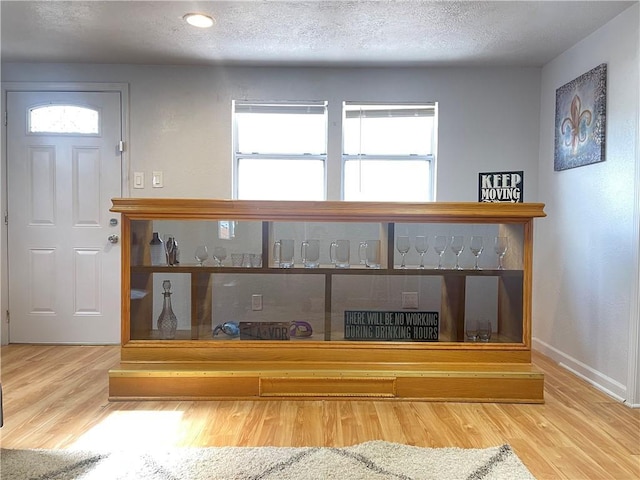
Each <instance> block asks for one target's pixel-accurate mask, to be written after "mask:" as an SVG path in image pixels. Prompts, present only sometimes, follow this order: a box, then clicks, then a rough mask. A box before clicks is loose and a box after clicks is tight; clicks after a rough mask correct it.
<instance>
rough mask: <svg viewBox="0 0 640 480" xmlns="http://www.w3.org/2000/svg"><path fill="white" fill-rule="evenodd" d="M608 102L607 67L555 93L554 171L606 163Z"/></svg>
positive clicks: (601, 66) (578, 79)
mask: <svg viewBox="0 0 640 480" xmlns="http://www.w3.org/2000/svg"><path fill="white" fill-rule="evenodd" d="M606 100H607V65H606V64H605V63H603V64H602V65H599V66H597V67H596V68H594V69H593V70H590V71H588V72H587V73H585V74H584V75H581V76H579V77H578V78H576V79H575V80H572V81H571V82H569V83H567V84H565V85H563V86H562V87H560V88H558V89H557V90H556V118H555V127H556V132H555V152H554V170H556V171H560V170H566V169H569V168H575V167H580V166H582V165H589V164H591V163H597V162H603V161H604V160H605V120H606Z"/></svg>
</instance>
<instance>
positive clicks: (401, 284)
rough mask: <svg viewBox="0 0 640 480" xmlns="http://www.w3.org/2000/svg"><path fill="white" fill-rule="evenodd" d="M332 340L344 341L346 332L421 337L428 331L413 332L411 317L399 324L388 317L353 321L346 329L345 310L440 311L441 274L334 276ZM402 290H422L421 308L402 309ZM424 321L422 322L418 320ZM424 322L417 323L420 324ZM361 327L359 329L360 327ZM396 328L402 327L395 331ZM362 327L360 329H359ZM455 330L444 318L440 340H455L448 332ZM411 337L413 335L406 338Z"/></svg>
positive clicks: (380, 336) (379, 336)
mask: <svg viewBox="0 0 640 480" xmlns="http://www.w3.org/2000/svg"><path fill="white" fill-rule="evenodd" d="M332 287H333V289H332V295H331V300H332V308H331V339H332V340H344V339H345V333H347V335H348V336H350V337H351V338H354V336H356V337H360V338H370V339H371V340H374V341H375V340H377V339H379V340H384V339H388V340H392V339H397V340H403V339H404V340H410V338H411V337H412V336H414V335H418V337H416V338H424V337H420V335H421V334H423V333H425V332H419V331H415V332H414V331H412V330H413V328H408V327H412V325H409V323H413V322H412V319H411V318H410V317H407V318H405V319H402V321H400V322H398V324H394V322H393V321H387V320H386V319H385V318H375V319H373V320H371V319H364V321H357V320H356V321H349V322H348V325H347V327H346V328H347V329H349V328H351V329H352V330H351V331H347V330H345V311H354V312H405V313H406V314H410V313H423V312H438V313H439V312H440V311H441V307H440V301H441V289H442V277H440V276H424V277H421V276H417V275H411V276H403V275H393V276H391V275H371V276H363V275H357V276H356V275H334V276H333V280H332ZM402 292H417V293H418V308H417V309H411V310H408V309H403V308H402ZM416 323H421V322H416ZM419 326H421V325H415V327H419ZM358 327H359V328H358ZM392 327H399V328H398V329H397V330H395V331H393V330H392ZM358 330H359V331H358ZM450 331H451V327H450V326H448V325H447V324H446V323H445V322H443V319H441V320H440V334H439V340H440V341H453V339H452V338H451V336H450V335H449V334H448V333H447V332H450ZM403 337H409V338H403Z"/></svg>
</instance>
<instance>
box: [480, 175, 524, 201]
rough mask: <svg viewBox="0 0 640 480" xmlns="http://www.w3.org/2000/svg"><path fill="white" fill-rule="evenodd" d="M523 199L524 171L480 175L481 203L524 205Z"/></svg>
mask: <svg viewBox="0 0 640 480" xmlns="http://www.w3.org/2000/svg"><path fill="white" fill-rule="evenodd" d="M523 199H524V171H522V170H520V171H517V172H487V173H479V174H478V201H479V202H491V203H497V202H508V203H522V202H523V201H524V200H523Z"/></svg>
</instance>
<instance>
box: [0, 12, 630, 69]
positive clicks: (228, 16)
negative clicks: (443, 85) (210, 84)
mask: <svg viewBox="0 0 640 480" xmlns="http://www.w3.org/2000/svg"><path fill="white" fill-rule="evenodd" d="M634 3H637V2H628V1H627V2H618V1H568V2H556V1H537V2H526V1H496V2H485V1H462V2H458V1H446V0H445V1H424V0H404V1H374V0H369V1H291V0H290V1H272V0H266V1H265V0H263V1H247V0H245V1H230V2H225V1H215V2H213V1H209V2H192V1H153V2H144V1H72V2H61V1H34V2H32V1H7V0H2V2H1V3H0V15H1V21H2V25H1V31H0V32H1V55H2V61H3V62H6V61H27V62H90V63H136V64H198V65H207V64H215V63H226V64H249V65H257V64H260V65H319V66H328V65H338V66H367V65H376V66H380V65H522V66H541V65H543V64H544V63H546V62H548V61H549V60H551V59H553V58H554V57H555V56H557V55H558V54H559V53H561V52H563V51H564V50H566V49H567V48H569V47H571V46H572V45H574V44H575V43H576V42H578V41H579V40H581V39H582V38H584V37H586V36H587V35H589V34H590V33H591V32H593V31H595V30H596V29H597V28H598V27H600V26H602V25H603V24H605V23H606V22H607V21H609V20H610V19H612V18H613V17H615V16H616V15H618V14H619V13H620V12H622V11H624V10H625V9H627V8H628V7H630V6H631V5H632V4H634ZM192 11H198V12H205V13H208V14H210V15H212V16H213V17H215V19H216V24H215V25H214V27H213V28H211V29H207V30H201V29H197V28H195V27H191V26H189V25H187V24H186V23H185V22H184V21H183V20H182V17H183V15H184V14H185V13H188V12H192Z"/></svg>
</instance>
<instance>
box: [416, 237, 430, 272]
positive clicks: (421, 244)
mask: <svg viewBox="0 0 640 480" xmlns="http://www.w3.org/2000/svg"><path fill="white" fill-rule="evenodd" d="M428 249H429V242H428V241H427V237H425V236H424V235H418V236H417V237H416V252H418V253H419V254H420V266H419V267H418V268H424V254H425V253H427V250H428Z"/></svg>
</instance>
